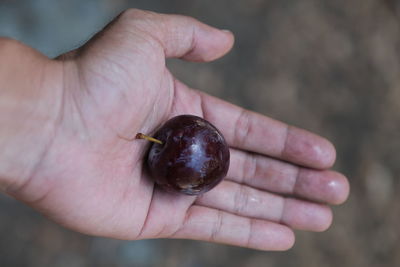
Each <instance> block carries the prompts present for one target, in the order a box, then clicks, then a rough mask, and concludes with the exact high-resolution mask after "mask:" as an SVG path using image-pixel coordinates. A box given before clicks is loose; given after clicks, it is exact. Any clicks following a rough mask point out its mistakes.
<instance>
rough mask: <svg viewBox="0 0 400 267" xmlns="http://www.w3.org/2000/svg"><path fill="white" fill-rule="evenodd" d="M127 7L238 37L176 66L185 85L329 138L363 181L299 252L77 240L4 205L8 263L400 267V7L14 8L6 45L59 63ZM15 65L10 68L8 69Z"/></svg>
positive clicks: (201, 4)
mask: <svg viewBox="0 0 400 267" xmlns="http://www.w3.org/2000/svg"><path fill="white" fill-rule="evenodd" d="M126 7H136V8H143V9H150V10H153V11H158V12H167V13H180V14H185V15H189V16H193V17H196V18H198V19H200V20H202V21H204V22H206V23H208V24H211V25H214V26H217V27H220V28H226V29H230V30H231V31H233V32H234V34H235V36H236V43H235V47H234V49H233V51H232V52H231V53H230V54H229V55H227V56H226V57H224V58H223V59H221V60H219V61H217V62H215V63H210V64H195V63H183V62H180V61H170V62H169V66H170V68H171V70H172V71H173V73H175V74H176V75H177V76H178V77H179V78H180V79H181V80H183V81H184V82H186V83H187V84H189V85H190V86H192V87H194V88H198V89H201V90H204V91H207V92H209V93H210V94H213V95H216V96H219V97H221V98H224V99H226V100H229V101H231V102H233V103H236V104H238V105H241V106H244V107H246V108H249V109H251V110H254V111H257V112H260V113H263V114H265V115H268V116H271V117H274V118H276V119H279V120H283V121H285V122H288V123H290V124H293V125H296V126H298V127H302V128H306V129H309V130H311V131H314V132H317V133H319V134H321V135H323V136H326V137H327V138H329V139H330V140H332V142H333V143H334V144H335V145H336V148H337V152H338V155H337V164H336V165H335V169H336V170H339V171H341V172H343V173H345V174H346V175H347V176H348V177H349V179H350V183H351V195H350V198H349V201H348V202H347V203H346V204H344V205H342V206H339V207H336V208H334V214H335V218H334V223H333V225H332V227H331V228H330V229H329V230H328V231H327V232H324V233H309V232H299V233H298V235H297V241H296V245H295V247H294V248H293V249H291V250H290V251H288V252H279V253H277V252H260V251H254V250H250V249H243V248H236V247H230V246H224V245H216V244H209V243H205V242H195V241H183V240H145V241H136V242H128V241H117V240H110V239H103V238H93V237H87V236H84V235H81V234H78V233H74V232H71V231H69V230H66V229H64V228H62V227H60V226H58V225H56V224H54V223H52V222H50V221H48V220H47V219H45V218H43V217H42V216H41V215H39V214H38V213H36V212H34V211H32V210H31V209H30V208H28V207H26V206H24V205H23V204H20V203H18V202H16V201H14V200H12V199H10V198H7V197H5V196H0V236H1V238H0V266H41V267H43V266H57V267H58V266H68V267H75V266H139V267H141V266H171V267H172V266H188V267H197V266H198V267H202V266H221V267H222V266H224V267H225V266H240V267H258V266H282V267H286V266H288V267H290V266H296V267H302V266H304V267H314V266H315V267H320V266H342V267H345V266H349V267H355V266H363V267H367V266H388V267H389V266H390V267H394V266H400V240H399V233H400V227H399V220H400V195H398V194H397V193H396V191H397V190H399V189H400V184H399V178H400V138H399V137H400V60H399V56H400V46H399V44H400V43H399V41H400V32H399V30H400V20H399V19H400V12H398V11H400V9H399V8H398V7H400V5H398V4H397V2H396V1H394V0H393V1H391V0H387V1H383V0H352V1H347V0H337V1H330V0H304V1H288V0H264V1H263V0H247V1H244V0H240V1H228V0H220V1H211V0H194V1H184V0H180V1H179V0H175V1H161V0H159V1H155V0H151V1H144V0H142V1H133V0H132V1H128V0H118V1H111V0H108V1H107V0H102V1H94V0H91V1H78V0H72V1H67V0H63V1H51V0H40V1H39V0H38V1H7V0H5V1H1V2H0V35H5V36H10V37H14V38H17V39H19V40H22V41H24V42H25V43H28V44H29V45H31V46H33V47H35V48H37V49H39V50H40V51H42V52H44V53H46V54H47V55H49V56H55V55H57V54H59V53H61V52H63V51H67V50H69V49H72V48H74V47H77V46H78V45H80V44H82V43H83V42H84V41H85V40H87V38H89V37H90V36H91V35H92V34H93V33H94V32H96V31H97V30H99V29H101V28H102V27H103V26H104V24H106V23H107V22H108V21H109V20H110V19H111V18H112V17H114V16H115V15H116V14H118V12H119V11H120V10H123V9H124V8H126ZM0 64H1V63H0Z"/></svg>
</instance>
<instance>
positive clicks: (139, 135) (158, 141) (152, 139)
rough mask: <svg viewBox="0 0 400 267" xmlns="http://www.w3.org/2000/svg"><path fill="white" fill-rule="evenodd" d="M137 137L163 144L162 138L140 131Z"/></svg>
mask: <svg viewBox="0 0 400 267" xmlns="http://www.w3.org/2000/svg"><path fill="white" fill-rule="evenodd" d="M135 138H136V139H146V140H148V141H150V142H154V143H157V144H160V145H162V144H163V142H161V141H160V140H158V139H155V138H153V137H151V136H147V135H145V134H142V133H138V134H137V135H136V137H135Z"/></svg>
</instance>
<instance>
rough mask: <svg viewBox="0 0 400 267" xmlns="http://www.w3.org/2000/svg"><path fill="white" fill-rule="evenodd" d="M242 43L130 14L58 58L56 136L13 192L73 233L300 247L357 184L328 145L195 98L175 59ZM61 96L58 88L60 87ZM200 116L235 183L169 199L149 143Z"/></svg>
mask: <svg viewBox="0 0 400 267" xmlns="http://www.w3.org/2000/svg"><path fill="white" fill-rule="evenodd" d="M232 45H233V36H232V34H231V33H230V32H227V31H220V30H217V29H214V28H211V27H209V26H207V25H204V24H202V23H200V22H198V21H196V20H194V19H191V18H188V17H184V16H177V15H160V14H155V13H151V12H145V11H139V10H128V11H126V12H124V13H122V14H121V15H120V16H119V17H118V18H116V19H115V20H114V21H113V22H112V23H111V24H110V25H108V26H107V27H106V28H105V29H104V30H103V31H101V32H100V33H99V34H97V35H96V36H95V37H94V38H93V39H92V40H90V41H89V42H88V43H87V44H85V45H84V46H83V47H81V48H79V49H77V50H74V51H71V52H69V53H67V54H65V55H62V56H60V57H59V58H58V59H56V60H49V64H50V62H51V64H53V65H54V64H56V65H54V66H57V67H55V68H54V69H57V70H58V72H57V73H58V75H54V77H56V78H55V79H57V81H56V82H54V81H53V84H59V85H62V86H60V88H59V90H60V93H59V94H54V96H55V97H54V98H53V99H52V101H48V108H49V110H57V114H56V115H57V116H56V119H55V124H54V125H55V126H54V131H52V132H51V134H50V135H49V136H48V140H50V141H49V142H48V145H47V146H46V149H45V150H44V152H43V153H42V156H41V160H40V162H39V163H38V164H37V165H36V166H35V169H34V171H32V173H31V174H30V175H29V176H28V178H27V179H25V180H24V181H23V182H21V183H19V184H18V185H14V186H10V187H9V188H8V193H9V194H10V195H13V196H14V197H16V198H17V199H19V200H22V201H24V202H25V203H27V204H29V205H30V206H32V207H33V208H35V209H37V210H39V211H41V212H42V213H43V214H45V215H46V216H48V217H50V218H51V219H53V220H55V221H56V222H58V223H60V224H62V225H64V226H66V227H68V228H71V229H73V230H76V231H79V232H82V233H86V234H90V235H98V236H106V237H113V238H120V239H144V238H187V239H197V240H206V241H212V242H220V243H226V244H232V245H237V246H245V247H249V248H255V249H261V250H284V249H288V248H290V247H291V246H292V245H293V242H294V234H293V231H292V229H301V230H311V231H323V230H325V229H327V228H328V227H329V225H330V224H331V220H332V213H331V210H330V208H329V207H328V206H327V204H339V203H342V202H343V201H345V199H346V198H347V195H348V192H349V185H348V182H347V180H346V178H345V177H344V176H342V175H341V174H339V173H337V172H334V171H329V170H326V169H327V168H330V167H331V166H332V165H333V163H334V160H335V150H334V148H333V146H332V145H331V144H330V143H329V142H328V141H326V140H325V139H323V138H321V137H318V136H316V135H314V134H311V133H309V132H306V131H304V130H300V129H297V128H295V127H291V126H287V125H285V124H284V123H281V122H278V121H275V120H273V119H270V118H268V117H264V116H262V115H260V114H256V113H253V112H250V111H247V110H244V109H242V108H240V107H237V106H234V105H232V104H229V103H227V102H224V101H222V100H220V99H217V98H214V97H212V96H209V95H206V94H204V93H202V92H199V91H196V90H193V89H190V88H188V87H187V86H185V85H184V84H183V83H181V82H179V81H178V80H176V79H175V78H174V77H173V76H172V75H171V73H170V72H169V71H168V69H167V68H166V65H165V58H171V57H174V58H181V59H183V60H190V61H199V62H202V61H211V60H214V59H217V58H219V57H221V56H222V55H224V54H225V53H227V52H228V51H229V50H230V48H231V47H232ZM54 90H58V89H54ZM178 114H194V115H198V116H201V117H204V118H205V119H206V120H208V121H210V122H211V123H213V124H214V125H215V126H216V127H217V128H219V129H220V130H221V132H222V133H223V134H224V136H225V138H226V139H227V142H228V143H229V144H230V145H231V164H230V169H229V172H228V176H227V178H226V179H225V180H224V181H223V182H222V183H221V184H220V185H219V186H217V187H216V188H215V189H213V190H211V191H210V192H208V193H206V194H204V195H202V196H200V197H195V196H185V195H175V194H170V193H165V192H164V191H162V190H160V189H159V188H158V187H157V186H154V183H153V182H152V179H151V178H150V177H148V175H147V172H146V170H145V168H143V165H144V155H145V153H146V149H147V148H148V144H147V143H146V142H145V141H143V140H135V141H126V140H125V139H124V138H121V137H125V138H132V137H134V136H135V134H136V133H137V132H143V133H149V134H151V133H152V132H154V130H155V129H156V128H157V127H159V126H160V125H161V124H162V123H163V122H165V121H166V120H167V119H169V118H171V117H173V116H176V115H178Z"/></svg>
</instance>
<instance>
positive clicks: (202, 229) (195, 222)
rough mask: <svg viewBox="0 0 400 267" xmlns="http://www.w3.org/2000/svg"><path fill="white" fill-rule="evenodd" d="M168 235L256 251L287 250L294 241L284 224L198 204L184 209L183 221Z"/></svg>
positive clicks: (289, 230)
mask: <svg viewBox="0 0 400 267" xmlns="http://www.w3.org/2000/svg"><path fill="white" fill-rule="evenodd" d="M171 237H172V238H184V239H195V240H203V241H210V242H216V243H224V244H229V245H235V246H242V247H248V248H253V249H259V250H287V249H289V248H291V247H292V246H293V244H294V234H293V231H292V230H291V229H289V228H288V227H286V226H284V225H280V224H276V223H272V222H267V221H263V220H256V219H250V218H246V217H240V216H237V215H233V214H230V213H227V212H224V211H220V210H216V209H211V208H207V207H199V206H192V207H191V208H190V209H189V210H188V215H187V218H186V220H185V222H184V224H183V225H182V227H181V228H180V229H179V230H178V231H177V232H176V233H175V234H174V235H173V236H171Z"/></svg>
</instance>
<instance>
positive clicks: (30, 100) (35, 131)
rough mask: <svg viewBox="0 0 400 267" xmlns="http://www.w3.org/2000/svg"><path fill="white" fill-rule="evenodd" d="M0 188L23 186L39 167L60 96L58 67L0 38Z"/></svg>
mask: <svg viewBox="0 0 400 267" xmlns="http://www.w3.org/2000/svg"><path fill="white" fill-rule="evenodd" d="M0 58H1V62H0V189H1V190H2V191H6V190H7V189H14V188H18V187H20V186H22V185H23V184H24V183H25V182H26V181H27V180H29V177H30V176H31V175H33V173H34V172H35V168H37V166H38V165H39V164H40V162H41V160H42V158H43V156H44V154H45V151H46V147H47V146H48V145H49V141H50V140H49V139H50V137H51V135H52V132H54V121H55V119H56V118H55V116H56V114H57V112H56V108H57V106H59V104H58V103H54V102H55V101H54V99H57V98H56V97H55V96H56V94H59V90H58V88H57V86H60V85H57V82H56V81H57V80H59V77H57V73H60V71H58V70H56V69H57V68H58V67H57V64H55V63H54V64H53V63H51V61H50V60H49V59H47V58H46V57H45V56H43V55H41V54H40V53H38V52H37V51H35V50H33V49H31V48H29V47H27V46H25V45H23V44H21V43H18V42H16V41H12V40H9V39H3V38H0Z"/></svg>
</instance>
